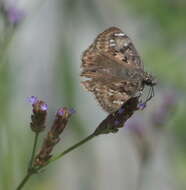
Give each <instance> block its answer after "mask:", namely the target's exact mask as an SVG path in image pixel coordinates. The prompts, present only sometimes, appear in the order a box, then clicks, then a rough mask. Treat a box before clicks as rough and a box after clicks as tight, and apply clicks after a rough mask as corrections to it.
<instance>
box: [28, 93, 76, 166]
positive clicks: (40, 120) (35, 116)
mask: <svg viewBox="0 0 186 190" xmlns="http://www.w3.org/2000/svg"><path fill="white" fill-rule="evenodd" d="M28 101H29V102H30V103H31V104H32V107H33V110H32V112H33V113H32V115H31V123H30V127H31V129H32V131H34V132H35V133H40V132H41V131H43V130H44V129H45V128H46V127H45V121H46V116H47V110H48V105H47V104H46V103H45V102H44V101H42V100H39V99H38V98H37V97H35V96H31V97H29V98H28ZM73 113H75V111H74V110H73V109H68V108H66V107H64V108H60V109H59V110H58V111H57V113H56V115H55V119H54V122H53V124H52V126H51V128H50V130H49V132H48V134H47V136H46V137H45V138H44V140H43V144H42V147H41V149H40V151H39V153H38V154H37V156H36V157H35V159H34V163H33V166H34V167H39V166H43V165H45V164H46V163H47V161H48V160H49V159H50V158H51V157H52V155H51V152H52V150H53V148H54V146H55V145H56V144H57V143H58V142H59V141H60V134H61V133H62V132H63V130H64V129H65V127H66V125H67V123H68V120H69V118H70V116H71V115H72V114H73Z"/></svg>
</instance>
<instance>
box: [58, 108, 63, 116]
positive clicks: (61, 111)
mask: <svg viewBox="0 0 186 190" xmlns="http://www.w3.org/2000/svg"><path fill="white" fill-rule="evenodd" d="M57 115H59V116H62V115H64V109H63V108H60V109H59V110H58V111H57Z"/></svg>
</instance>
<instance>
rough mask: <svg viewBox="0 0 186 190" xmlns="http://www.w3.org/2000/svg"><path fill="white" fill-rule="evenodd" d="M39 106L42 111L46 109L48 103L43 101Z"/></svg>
mask: <svg viewBox="0 0 186 190" xmlns="http://www.w3.org/2000/svg"><path fill="white" fill-rule="evenodd" d="M40 108H41V110H42V111H46V110H47V109H48V105H47V104H45V103H43V104H41V107H40Z"/></svg>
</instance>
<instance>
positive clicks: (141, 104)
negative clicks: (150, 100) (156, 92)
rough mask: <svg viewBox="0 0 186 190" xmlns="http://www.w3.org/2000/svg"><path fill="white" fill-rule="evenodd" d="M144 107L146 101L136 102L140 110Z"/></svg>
mask: <svg viewBox="0 0 186 190" xmlns="http://www.w3.org/2000/svg"><path fill="white" fill-rule="evenodd" d="M145 107H146V103H140V104H138V108H139V109H140V110H143V109H144V108H145Z"/></svg>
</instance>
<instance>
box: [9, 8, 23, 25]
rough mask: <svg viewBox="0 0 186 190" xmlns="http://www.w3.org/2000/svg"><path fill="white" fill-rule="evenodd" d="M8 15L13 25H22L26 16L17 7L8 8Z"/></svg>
mask: <svg viewBox="0 0 186 190" xmlns="http://www.w3.org/2000/svg"><path fill="white" fill-rule="evenodd" d="M6 14H7V18H8V21H9V22H10V23H12V24H18V23H20V22H21V20H22V19H23V18H24V16H25V13H24V12H23V11H22V10H21V9H19V8H17V7H15V6H11V7H8V8H7V10H6Z"/></svg>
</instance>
